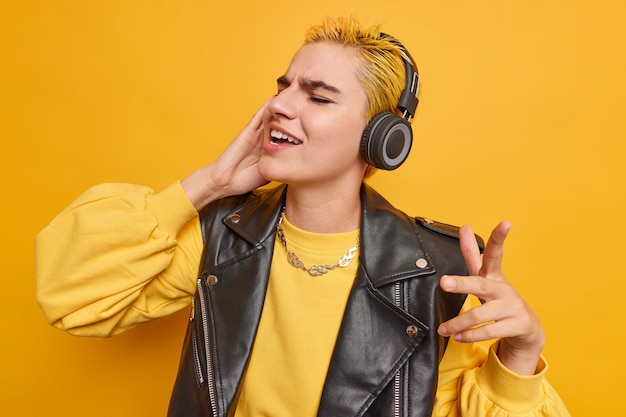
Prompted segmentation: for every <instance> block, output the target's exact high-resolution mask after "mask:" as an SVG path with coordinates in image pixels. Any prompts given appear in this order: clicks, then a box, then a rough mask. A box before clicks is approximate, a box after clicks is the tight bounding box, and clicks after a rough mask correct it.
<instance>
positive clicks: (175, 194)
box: [146, 181, 198, 236]
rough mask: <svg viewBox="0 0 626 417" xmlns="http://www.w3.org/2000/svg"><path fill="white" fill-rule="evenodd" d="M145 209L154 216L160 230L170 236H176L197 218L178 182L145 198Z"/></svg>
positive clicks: (196, 213)
mask: <svg viewBox="0 0 626 417" xmlns="http://www.w3.org/2000/svg"><path fill="white" fill-rule="evenodd" d="M146 208H147V209H148V210H149V211H151V212H152V213H153V214H154V215H155V216H156V218H157V219H158V222H159V227H160V229H161V230H162V231H164V232H166V233H168V234H170V235H171V236H176V235H177V234H178V232H180V230H181V229H182V228H183V227H184V226H185V225H186V224H187V223H188V222H190V221H191V220H193V219H194V218H196V217H197V216H198V212H197V211H196V209H195V207H194V206H193V204H191V201H189V198H188V197H187V194H185V191H184V190H183V187H182V186H181V184H180V181H177V182H175V183H174V184H172V185H170V186H169V187H167V188H165V189H164V190H163V191H161V192H158V193H155V194H150V195H149V196H148V197H147V198H146Z"/></svg>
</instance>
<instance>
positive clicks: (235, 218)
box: [230, 213, 241, 223]
mask: <svg viewBox="0 0 626 417" xmlns="http://www.w3.org/2000/svg"><path fill="white" fill-rule="evenodd" d="M239 220H241V216H240V215H238V214H237V213H235V214H233V215H231V216H230V221H231V223H239Z"/></svg>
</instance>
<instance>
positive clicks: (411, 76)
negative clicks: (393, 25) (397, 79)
mask: <svg viewBox="0 0 626 417" xmlns="http://www.w3.org/2000/svg"><path fill="white" fill-rule="evenodd" d="M380 37H384V38H387V39H389V40H390V41H391V42H393V43H394V44H395V45H397V46H398V48H400V50H401V51H402V54H400V57H401V59H402V62H403V63H404V70H405V73H406V80H405V86H404V89H403V90H402V93H401V94H400V99H399V100H398V105H397V106H396V107H397V109H398V110H400V112H401V113H402V117H400V116H398V115H397V114H394V113H391V112H389V111H385V112H382V113H378V114H377V115H375V116H374V117H373V118H372V120H370V122H369V123H368V125H367V126H366V127H365V130H364V131H363V136H362V138H361V149H360V152H361V157H362V158H363V160H365V162H367V163H368V164H369V165H372V166H374V167H376V168H380V169H385V170H393V169H396V168H398V167H399V166H400V165H402V163H403V162H404V161H405V160H406V158H407V157H408V156H409V151H410V150H411V145H412V143H413V129H412V128H411V124H410V123H409V122H410V120H411V119H412V118H413V117H414V116H415V110H416V109H417V104H418V102H419V100H418V98H417V96H418V92H419V83H420V78H419V74H418V72H417V66H416V65H415V64H414V62H413V58H412V57H411V55H410V54H409V52H408V51H407V50H406V48H405V47H404V45H402V43H400V41H398V40H397V39H396V38H394V37H393V36H389V35H387V34H386V33H382V32H381V33H380Z"/></svg>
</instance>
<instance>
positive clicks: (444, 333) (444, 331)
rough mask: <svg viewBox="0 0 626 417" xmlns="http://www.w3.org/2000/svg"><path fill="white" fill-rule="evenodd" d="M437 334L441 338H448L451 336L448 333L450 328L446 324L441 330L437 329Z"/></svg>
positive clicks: (441, 326) (440, 327)
mask: <svg viewBox="0 0 626 417" xmlns="http://www.w3.org/2000/svg"><path fill="white" fill-rule="evenodd" d="M437 333H439V335H440V336H444V337H447V336H449V335H450V334H449V333H448V328H447V327H446V326H445V325H444V324H442V325H440V326H439V328H438V329H437Z"/></svg>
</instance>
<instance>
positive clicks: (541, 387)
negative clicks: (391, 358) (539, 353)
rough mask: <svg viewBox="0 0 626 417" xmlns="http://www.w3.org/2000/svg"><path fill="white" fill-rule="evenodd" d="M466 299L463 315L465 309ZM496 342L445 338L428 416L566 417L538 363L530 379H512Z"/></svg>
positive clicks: (544, 365)
mask: <svg viewBox="0 0 626 417" xmlns="http://www.w3.org/2000/svg"><path fill="white" fill-rule="evenodd" d="M473 301H474V300H473V297H471V298H469V297H468V301H467V302H466V303H465V306H464V307H463V311H467V310H468V309H469V308H471V303H472V302H473ZM497 346H498V342H495V343H492V344H491V346H489V345H487V344H484V343H459V342H455V341H454V340H453V339H452V338H450V342H449V344H448V348H447V350H446V353H445V354H444V357H443V360H442V361H441V364H440V366H439V385H438V388H437V398H436V400H435V409H434V412H433V416H434V417H444V416H446V417H456V416H472V417H478V416H485V417H487V416H488V417H513V416H515V417H531V416H532V417H568V416H569V415H570V414H569V412H568V411H567V408H566V407H565V405H564V404H563V401H562V400H561V398H560V397H559V395H558V394H557V392H556V390H555V389H554V388H553V387H552V386H551V385H550V384H549V383H548V381H547V380H546V378H545V374H546V371H547V369H548V365H547V362H546V360H545V358H543V357H542V358H541V360H540V362H539V364H538V366H537V372H536V374H535V375H530V376H525V375H517V374H515V373H514V372H511V371H510V370H509V369H508V368H506V367H505V366H504V365H503V364H502V363H501V362H500V360H499V359H498V356H497V354H496V351H497Z"/></svg>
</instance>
